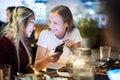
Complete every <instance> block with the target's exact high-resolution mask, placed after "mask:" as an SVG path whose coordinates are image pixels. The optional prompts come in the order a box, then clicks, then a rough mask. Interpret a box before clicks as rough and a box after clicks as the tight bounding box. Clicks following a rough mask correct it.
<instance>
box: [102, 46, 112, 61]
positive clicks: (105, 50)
mask: <svg viewBox="0 0 120 80" xmlns="http://www.w3.org/2000/svg"><path fill="white" fill-rule="evenodd" d="M110 53H111V46H100V60H101V61H108V60H109V59H110Z"/></svg>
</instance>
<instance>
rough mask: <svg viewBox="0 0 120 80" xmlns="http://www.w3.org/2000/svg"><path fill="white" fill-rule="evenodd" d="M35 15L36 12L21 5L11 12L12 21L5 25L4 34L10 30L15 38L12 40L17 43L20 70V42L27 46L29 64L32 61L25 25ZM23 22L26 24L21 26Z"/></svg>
mask: <svg viewBox="0 0 120 80" xmlns="http://www.w3.org/2000/svg"><path fill="white" fill-rule="evenodd" d="M32 15H34V12H33V11H32V10H31V9H29V8H27V7H24V6H19V7H16V8H15V9H14V10H13V13H12V14H11V18H10V22H9V23H8V25H7V26H6V27H5V29H4V32H3V35H5V34H7V33H8V32H12V33H13V39H12V42H13V44H14V45H15V48H16V53H17V58H18V71H19V70H20V57H19V54H20V53H19V49H20V48H19V42H20V41H21V42H22V44H23V46H24V47H25V50H26V52H27V55H28V59H29V64H28V65H30V64H31V62H32V58H31V54H30V51H29V50H28V47H27V45H26V43H25V38H24V34H23V31H24V27H25V26H26V25H27V20H28V18H29V17H30V16H32ZM21 24H23V25H24V26H22V27H21Z"/></svg>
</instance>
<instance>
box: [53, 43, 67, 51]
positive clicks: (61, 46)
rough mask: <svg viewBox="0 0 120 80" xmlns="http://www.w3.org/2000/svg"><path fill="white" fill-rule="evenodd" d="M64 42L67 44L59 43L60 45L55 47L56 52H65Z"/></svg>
mask: <svg viewBox="0 0 120 80" xmlns="http://www.w3.org/2000/svg"><path fill="white" fill-rule="evenodd" d="M64 44H65V43H63V44H60V45H58V46H57V47H56V49H55V52H60V53H62V52H63V46H64Z"/></svg>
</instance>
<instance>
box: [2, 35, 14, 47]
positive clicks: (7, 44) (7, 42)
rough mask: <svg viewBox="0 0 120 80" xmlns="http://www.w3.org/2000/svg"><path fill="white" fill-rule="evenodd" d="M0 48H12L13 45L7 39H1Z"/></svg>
mask: <svg viewBox="0 0 120 80" xmlns="http://www.w3.org/2000/svg"><path fill="white" fill-rule="evenodd" d="M0 47H3V48H8V47H13V43H12V42H11V41H10V40H9V39H8V38H7V37H2V38H1V39H0Z"/></svg>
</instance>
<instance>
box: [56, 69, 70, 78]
mask: <svg viewBox="0 0 120 80" xmlns="http://www.w3.org/2000/svg"><path fill="white" fill-rule="evenodd" d="M57 74H58V75H59V76H63V77H71V76H70V74H69V73H68V72H60V71H58V70H57Z"/></svg>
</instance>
